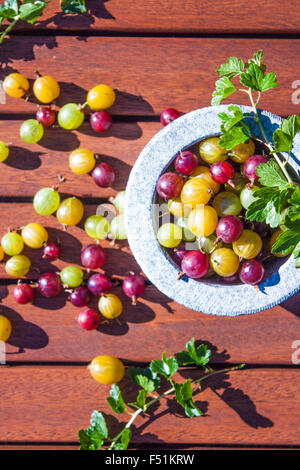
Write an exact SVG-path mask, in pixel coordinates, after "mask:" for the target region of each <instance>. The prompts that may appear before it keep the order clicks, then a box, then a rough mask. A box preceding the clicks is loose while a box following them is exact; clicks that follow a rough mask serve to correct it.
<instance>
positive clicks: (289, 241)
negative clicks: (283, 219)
mask: <svg viewBox="0 0 300 470" xmlns="http://www.w3.org/2000/svg"><path fill="white" fill-rule="evenodd" d="M292 227H293V228H289V229H287V230H285V231H284V232H282V233H281V234H280V235H279V237H278V238H277V240H276V243H275V244H274V245H273V247H272V252H273V253H283V254H284V255H288V254H290V253H291V252H292V251H293V250H294V249H295V248H296V246H297V245H298V243H299V242H300V221H299V222H295V223H294V224H293V225H292Z"/></svg>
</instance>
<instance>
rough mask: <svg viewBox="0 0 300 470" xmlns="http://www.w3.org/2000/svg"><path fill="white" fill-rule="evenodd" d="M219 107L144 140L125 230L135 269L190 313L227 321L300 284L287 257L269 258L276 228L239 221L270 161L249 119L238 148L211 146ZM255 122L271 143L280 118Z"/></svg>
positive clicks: (271, 303) (197, 113)
mask: <svg viewBox="0 0 300 470" xmlns="http://www.w3.org/2000/svg"><path fill="white" fill-rule="evenodd" d="M227 109H228V106H227V105H220V106H218V107H217V109H216V107H207V108H203V109H199V110H196V111H193V112H191V113H188V114H185V115H183V116H181V117H178V118H176V120H174V121H173V122H171V123H170V124H168V125H167V126H166V127H164V129H162V130H161V131H160V132H159V133H158V134H156V136H154V138H153V139H152V140H151V141H150V142H149V143H148V144H147V146H146V147H145V148H144V150H143V151H142V153H141V154H140V156H139V158H138V160H137V162H136V164H135V166H134V168H133V170H132V172H131V175H130V178H129V182H128V185H127V189H126V194H127V209H126V230H127V235H128V241H129V245H130V248H131V250H132V252H133V254H134V256H135V258H136V260H137V262H138V263H139V265H140V267H141V269H142V270H143V272H144V273H145V275H146V276H147V277H148V278H149V280H150V281H151V282H153V284H155V285H156V287H157V288H158V289H160V290H161V291H162V292H163V293H164V294H166V295H167V296H168V297H170V298H172V299H173V300H175V301H177V302H179V303H180V304H182V305H185V306H187V307H189V308H191V309H193V310H197V311H201V312H204V313H210V314H215V315H227V316H235V315H241V314H249V313H256V312H258V311H263V310H266V309H267V308H270V307H272V306H274V305H277V304H278V303H280V302H282V301H283V300H285V299H286V298H288V297H289V296H291V295H293V294H294V293H295V292H297V291H298V290H299V285H300V283H299V270H297V269H296V267H295V263H294V259H291V258H292V257H290V256H287V255H286V254H283V253H278V252H276V253H275V252H273V246H274V244H275V243H276V240H277V239H278V237H279V236H280V234H281V233H282V230H281V228H280V226H278V227H276V228H272V227H271V226H270V225H268V224H267V223H266V222H258V221H256V220H253V221H251V220H248V218H247V216H246V213H247V209H248V208H249V206H250V205H251V204H253V202H255V191H257V190H258V189H259V188H261V187H262V185H261V184H260V181H259V177H258V175H257V172H256V169H257V167H258V166H259V165H261V164H263V163H267V162H268V161H269V160H271V159H272V158H273V156H272V155H271V153H270V149H269V147H268V146H267V145H266V143H265V142H264V141H263V140H262V138H261V134H260V130H259V128H258V126H257V124H256V123H255V122H254V120H253V122H251V124H250V127H251V137H250V138H249V139H248V140H246V141H245V142H244V143H241V144H238V145H237V146H236V147H234V148H232V149H231V150H226V149H225V148H223V147H222V146H220V145H219V140H220V135H221V132H220V119H219V118H218V113H219V112H220V110H221V111H224V112H225V111H227ZM241 109H242V110H243V112H244V113H247V114H249V115H250V114H251V112H252V109H251V108H250V107H248V106H241ZM261 117H262V119H264V124H265V127H266V133H267V134H268V135H269V136H270V137H271V135H272V134H271V132H273V131H274V128H276V127H279V126H280V123H281V118H280V117H279V116H276V115H273V114H271V113H269V112H267V111H261ZM296 150H298V149H297V148H296ZM297 165H298V164H297V163H293V165H292V166H293V168H292V170H293V171H295V170H297ZM277 251H278V250H277Z"/></svg>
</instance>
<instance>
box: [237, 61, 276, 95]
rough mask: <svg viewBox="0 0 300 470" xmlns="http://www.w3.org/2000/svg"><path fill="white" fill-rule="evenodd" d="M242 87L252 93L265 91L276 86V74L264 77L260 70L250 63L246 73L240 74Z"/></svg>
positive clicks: (268, 74)
mask: <svg viewBox="0 0 300 470" xmlns="http://www.w3.org/2000/svg"><path fill="white" fill-rule="evenodd" d="M241 83H242V85H244V86H246V87H247V88H250V89H251V90H254V91H266V90H269V89H270V88H275V87H277V86H278V83H277V79H276V74H275V73H273V72H271V73H267V74H266V75H264V72H263V71H262V69H261V68H260V67H259V66H258V65H257V64H256V63H254V62H251V63H250V64H249V66H248V68H247V71H246V72H243V73H241Z"/></svg>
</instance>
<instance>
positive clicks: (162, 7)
mask: <svg viewBox="0 0 300 470" xmlns="http://www.w3.org/2000/svg"><path fill="white" fill-rule="evenodd" d="M56 3H57V2H54V3H50V4H49V6H48V7H47V8H46V10H45V12H44V14H43V16H42V18H41V21H39V22H38V23H37V24H36V26H35V29H36V30H38V31H42V30H46V29H56V30H73V31H74V30H83V31H86V30H89V31H116V32H118V31H121V32H123V31H125V32H170V33H173V32H175V33H178V32H180V33H182V32H183V33H200V34H203V33H204V34H205V33H216V34H222V33H229V34H232V33H263V34H265V33H276V34H281V33H298V32H299V20H300V10H299V5H298V4H297V2H294V1H293V0H287V1H286V2H285V3H284V4H283V3H282V2H280V1H279V0H275V1H274V0H265V1H264V2H260V1H259V0H255V1H252V2H251V6H250V5H249V2H248V1H246V0H239V1H238V2H228V1H227V0H218V1H217V2H211V1H209V0H202V1H201V4H200V3H199V2H198V1H197V0H186V1H183V0H176V1H174V0H173V1H172V0H165V1H162V0H159V1H157V0H148V1H147V2H141V1H139V0H131V1H130V2H123V1H122V0H89V2H88V9H89V10H88V14H85V15H76V16H71V15H64V14H62V13H61V12H59V8H58V7H57V4H56ZM31 28H32V26H31ZM18 29H19V30H23V29H27V30H28V29H29V26H28V25H26V24H20V25H19V26H18Z"/></svg>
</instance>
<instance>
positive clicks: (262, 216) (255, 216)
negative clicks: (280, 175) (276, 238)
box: [246, 165, 285, 227]
mask: <svg viewBox="0 0 300 470" xmlns="http://www.w3.org/2000/svg"><path fill="white" fill-rule="evenodd" d="M260 166H261V165H260ZM284 202H285V193H282V192H281V191H280V190H279V189H278V188H277V187H275V188H272V187H271V188H268V187H264V188H260V189H257V190H256V191H255V201H254V202H252V204H250V206H249V207H248V209H247V212H246V217H247V219H249V220H256V221H257V222H266V223H267V224H269V225H270V226H271V227H277V226H278V225H279V223H281V209H282V207H283V205H284Z"/></svg>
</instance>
